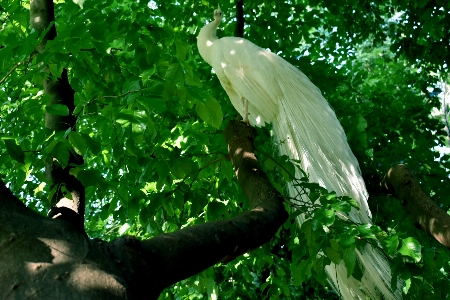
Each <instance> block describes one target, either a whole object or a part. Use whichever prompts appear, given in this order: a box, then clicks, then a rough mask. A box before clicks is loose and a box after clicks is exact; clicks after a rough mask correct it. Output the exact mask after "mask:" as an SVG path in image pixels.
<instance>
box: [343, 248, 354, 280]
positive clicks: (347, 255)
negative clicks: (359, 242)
mask: <svg viewBox="0 0 450 300" xmlns="http://www.w3.org/2000/svg"><path fill="white" fill-rule="evenodd" d="M343 260H344V263H345V268H346V269H347V277H350V275H352V273H353V269H354V268H355V264H356V251H355V245H352V246H351V247H349V248H347V249H344V257H343Z"/></svg>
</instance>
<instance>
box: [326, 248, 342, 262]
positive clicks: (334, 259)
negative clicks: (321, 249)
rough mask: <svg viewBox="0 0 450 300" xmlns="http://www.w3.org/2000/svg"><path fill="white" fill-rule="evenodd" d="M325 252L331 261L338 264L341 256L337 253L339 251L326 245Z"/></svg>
mask: <svg viewBox="0 0 450 300" xmlns="http://www.w3.org/2000/svg"><path fill="white" fill-rule="evenodd" d="M325 254H326V256H327V257H328V258H329V259H330V260H331V261H332V262H333V263H335V264H336V265H338V264H340V262H341V260H342V258H341V255H340V254H339V251H337V250H335V249H333V248H331V247H327V248H325Z"/></svg>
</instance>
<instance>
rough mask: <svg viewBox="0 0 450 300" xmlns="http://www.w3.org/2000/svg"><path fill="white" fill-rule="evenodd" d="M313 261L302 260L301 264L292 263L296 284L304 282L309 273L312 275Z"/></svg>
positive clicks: (292, 272)
mask: <svg viewBox="0 0 450 300" xmlns="http://www.w3.org/2000/svg"><path fill="white" fill-rule="evenodd" d="M311 267H312V266H311V263H310V261H309V260H302V261H301V262H300V263H299V264H292V265H291V267H290V269H291V275H292V278H293V279H294V284H295V285H300V284H302V283H303V282H304V281H305V280H306V278H307V276H308V275H311Z"/></svg>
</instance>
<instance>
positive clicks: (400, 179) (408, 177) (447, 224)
mask: <svg viewBox="0 0 450 300" xmlns="http://www.w3.org/2000/svg"><path fill="white" fill-rule="evenodd" d="M381 188H382V189H384V191H385V192H386V191H387V192H390V193H394V194H395V195H396V196H397V197H398V198H399V199H400V201H401V202H402V204H403V206H404V207H405V209H406V211H407V212H408V213H409V214H410V216H411V218H412V220H413V221H414V223H415V224H417V225H418V226H419V227H420V228H421V229H422V230H424V231H425V232H426V233H428V234H429V235H431V236H432V237H434V238H435V239H436V240H437V241H438V242H439V243H441V244H442V245H444V246H445V247H447V248H450V216H449V215H447V213H446V212H445V211H443V210H442V209H441V208H440V207H439V206H438V205H437V204H436V203H435V202H434V201H433V200H431V198H430V197H429V196H428V195H427V194H425V192H424V191H423V190H422V188H421V187H420V185H419V183H418V182H417V180H416V179H415V178H414V175H413V174H412V173H411V171H410V170H409V169H408V167H406V166H405V165H397V166H394V167H392V168H391V169H390V170H389V171H388V173H387V174H386V175H385V177H384V179H383V181H382V182H381Z"/></svg>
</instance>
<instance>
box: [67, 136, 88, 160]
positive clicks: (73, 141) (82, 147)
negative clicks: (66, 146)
mask: <svg viewBox="0 0 450 300" xmlns="http://www.w3.org/2000/svg"><path fill="white" fill-rule="evenodd" d="M69 143H70V145H72V147H73V149H74V150H75V152H76V153H77V154H79V155H81V156H83V155H84V154H85V153H86V144H85V143H84V139H83V137H82V136H81V135H80V134H79V133H78V132H75V131H71V132H69Z"/></svg>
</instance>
